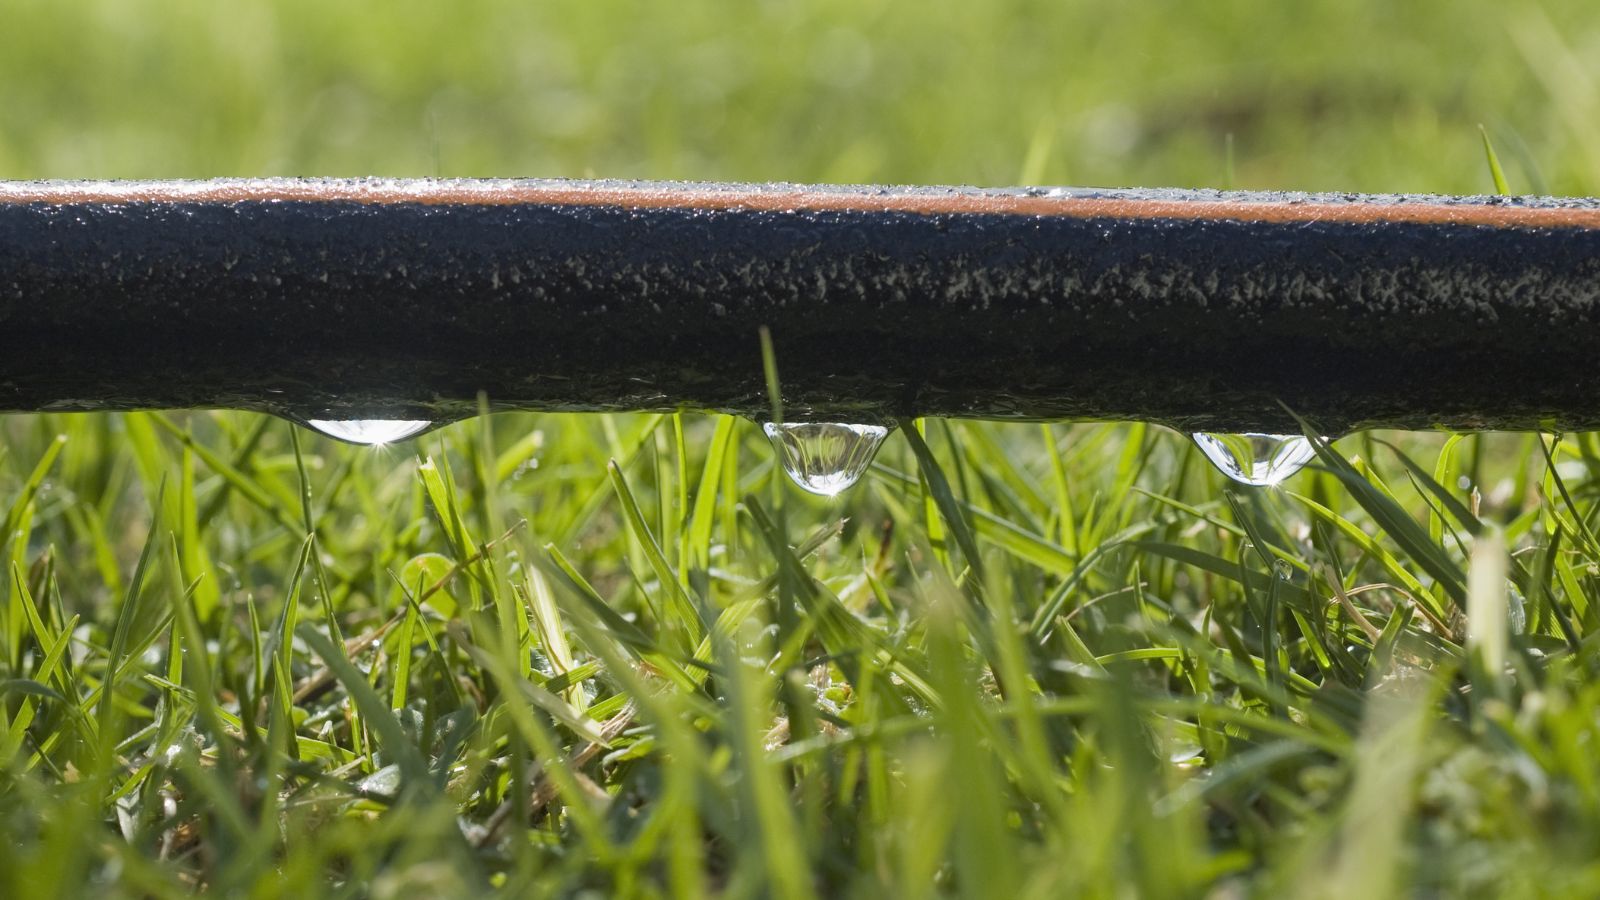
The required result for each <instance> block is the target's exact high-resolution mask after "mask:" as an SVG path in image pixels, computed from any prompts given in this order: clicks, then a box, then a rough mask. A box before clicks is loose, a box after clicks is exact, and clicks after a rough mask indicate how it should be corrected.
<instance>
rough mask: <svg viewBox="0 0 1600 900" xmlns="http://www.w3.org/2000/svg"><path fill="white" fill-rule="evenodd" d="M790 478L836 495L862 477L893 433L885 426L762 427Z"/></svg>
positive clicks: (817, 424)
mask: <svg viewBox="0 0 1600 900" xmlns="http://www.w3.org/2000/svg"><path fill="white" fill-rule="evenodd" d="M762 427H763V428H764V429H765V430H766V432H767V439H768V440H770V441H772V447H773V449H774V450H777V451H778V460H779V462H781V463H782V464H783V471H785V472H787V473H788V474H789V479H790V480H791V481H793V482H794V483H795V484H797V485H799V486H800V488H801V489H803V490H807V491H810V492H811V493H813V494H820V495H821V496H824V497H832V496H835V495H837V494H838V493H840V492H841V491H844V490H846V489H847V488H849V487H850V486H851V485H853V484H855V483H856V482H857V481H860V480H861V475H862V473H863V472H865V471H867V466H869V465H871V464H872V457H873V455H874V454H876V453H877V452H878V445H879V444H882V443H883V439H884V438H885V437H888V436H889V429H888V428H886V427H885V426H882V425H849V424H845V423H842V422H785V423H784V424H782V425H775V424H773V423H771V422H768V423H767V424H766V425H764V426H762Z"/></svg>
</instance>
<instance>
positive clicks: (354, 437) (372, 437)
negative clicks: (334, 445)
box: [306, 419, 433, 447]
mask: <svg viewBox="0 0 1600 900" xmlns="http://www.w3.org/2000/svg"><path fill="white" fill-rule="evenodd" d="M432 424H433V423H432V422H427V421H423V420H420V419H345V420H330V419H307V420H306V425H308V426H310V427H311V428H312V429H313V430H315V431H317V432H320V433H321V434H325V435H327V436H328V437H331V438H334V439H336V440H341V441H344V442H346V443H350V444H362V445H364V446H368V447H372V446H376V445H378V444H392V443H394V442H395V441H403V440H405V439H406V438H408V437H412V436H414V435H416V434H419V433H421V432H422V431H424V430H425V429H427V427H428V426H429V425H432Z"/></svg>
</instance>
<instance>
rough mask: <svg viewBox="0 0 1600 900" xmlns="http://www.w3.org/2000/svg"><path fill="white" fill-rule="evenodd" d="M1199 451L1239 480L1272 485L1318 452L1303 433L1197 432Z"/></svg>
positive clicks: (1226, 473)
mask: <svg viewBox="0 0 1600 900" xmlns="http://www.w3.org/2000/svg"><path fill="white" fill-rule="evenodd" d="M1193 437H1194V442H1195V444H1196V445H1198V446H1199V447H1200V452H1202V453H1204V454H1205V455H1206V459H1209V460H1211V464H1212V465H1214V466H1216V467H1217V468H1218V469H1219V470H1221V472H1222V474H1224V475H1226V476H1228V477H1229V478H1232V479H1233V480H1234V481H1237V482H1239V483H1240V484H1249V485H1255V486H1256V487H1270V486H1272V485H1275V484H1279V483H1280V482H1282V481H1283V480H1284V479H1286V478H1288V477H1289V476H1290V475H1293V474H1294V473H1296V472H1298V471H1300V470H1301V469H1303V468H1305V465H1306V463H1308V462H1310V461H1311V459H1312V457H1314V456H1316V455H1317V451H1316V450H1315V449H1313V448H1312V446H1311V441H1309V440H1307V439H1306V437H1305V435H1303V434H1256V433H1253V432H1252V433H1247V434H1203V433H1202V434H1195V435H1193Z"/></svg>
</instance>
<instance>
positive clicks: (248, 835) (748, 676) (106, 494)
mask: <svg viewBox="0 0 1600 900" xmlns="http://www.w3.org/2000/svg"><path fill="white" fill-rule="evenodd" d="M1597 51H1600V16H1596V15H1595V14H1594V12H1593V8H1592V4H1591V3H1589V2H1586V0H1567V2H1549V3H1543V4H1534V3H1523V2H1491V0H1456V2H1451V3H1446V2H1442V0H1438V2H1416V3H1406V4H1400V3H1387V2H1381V0H1368V2H1351V0H1305V2H1298V3H1292V4H1291V3H1278V4H1265V3H1245V2H1236V0H1221V2H1215V3H1206V4H1197V3H1192V2H1179V0H1152V2H1147V3H1139V4H1131V3H1129V4H1110V3H1102V4H1090V3H1086V2H1072V3H1045V2H1029V0H1006V2H994V3H974V2H956V0H922V2H910V0H866V2H843V0H803V2H792V3H781V2H773V0H760V2H752V3H747V4H739V5H733V4H713V3H683V4H659V5H654V6H650V7H645V6H641V5H637V4H625V3H618V2H612V0H591V2H570V0H569V2H559V3H548V4H531V3H513V2H509V0H506V2H461V3H455V4H445V3H424V2H419V0H401V2H391V3H378V2H375V0H363V2H348V3H341V4H327V3H313V2H310V0H276V2H270V3H268V2H258V3H252V2H247V3H237V4H219V3H210V2H201V0H169V2H154V0H70V2H59V0H57V2H45V0H13V2H11V3H8V4H7V8H6V9H5V10H4V12H3V14H0V177H3V178H8V179H23V178H45V177H52V178H114V177H186V178H198V177H211V176H224V175H306V174H316V175H366V174H378V175H418V176H426V175H447V176H487V175H537V176H586V175H601V176H607V177H639V178H693V179H714V180H759V179H783V180H793V181H876V182H909V183H941V182H944V183H975V184H985V185H998V184H1015V183H1046V184H1059V183H1071V184H1083V185H1136V184H1137V185H1146V186H1157V185H1161V186H1167V185H1175V186H1211V187H1241V188H1286V189H1307V190H1367V191H1440V192H1456V193H1482V192H1490V191H1492V190H1493V189H1494V182H1493V179H1492V177H1491V174H1490V169H1489V166H1488V165H1487V164H1486V162H1485V155H1484V144H1483V138H1482V136H1481V135H1480V132H1479V125H1480V124H1482V125H1483V126H1484V127H1485V131H1486V133H1487V135H1488V136H1489V138H1490V139H1492V141H1493V142H1494V144H1495V147H1496V149H1497V150H1498V155H1499V158H1500V160H1501V161H1502V163H1504V167H1505V170H1506V176H1507V178H1508V180H1509V181H1510V185H1511V188H1512V189H1513V190H1515V191H1519V192H1550V193H1563V194H1587V193H1594V192H1596V191H1597V190H1600V52H1597ZM776 363H777V370H778V377H779V380H780V382H781V378H782V370H783V359H782V354H781V342H780V344H779V351H778V356H777V359H776ZM1559 375H1560V373H1552V377H1559ZM774 460H775V457H774V453H773V450H772V448H771V447H770V446H768V444H767V440H766V438H765V437H764V435H763V434H762V429H761V427H760V424H759V423H756V422H751V421H745V420H741V419H734V418H729V417H717V416H710V415H704V414H700V413H696V412H694V411H685V412H683V413H681V414H677V415H658V414H649V415H646V414H633V415H599V414H593V415H559V414H540V413H517V414H500V415H496V416H493V417H480V418H476V419H471V420H467V421H462V422H458V423H454V424H450V425H448V426H446V427H443V428H441V429H438V430H436V431H432V432H429V433H428V434H425V435H423V436H421V437H419V438H416V439H414V440H411V441H407V442H403V443H395V444H389V445H383V446H380V447H357V446H351V445H347V444H341V443H337V442H335V441H332V440H329V439H327V438H325V437H321V436H319V435H317V434H315V433H313V432H311V431H309V430H306V429H302V428H299V427H297V426H294V425H291V424H289V423H288V422H285V421H281V420H278V419H273V418H270V417H265V416H258V415H251V414H245V413H237V412H212V411H198V412H185V411H151V412H138V413H126V414H78V415H59V414H55V415H51V414H30V415H14V416H8V417H5V418H3V419H0V515H3V516H4V528H3V530H0V554H3V555H4V561H3V566H0V568H3V571H0V580H3V582H4V592H5V597H4V600H3V606H0V712H3V718H0V745H3V746H0V841H3V847H4V849H3V851H0V896H4V897H19V898H21V897H27V898H32V897H52V896H95V897H105V898H115V897H165V896H175V895H180V894H185V893H188V892H191V891H195V890H206V891H211V892H216V893H218V894H229V895H237V896H250V897H263V898H265V897H278V896H282V897H294V898H300V897H315V896H340V897H368V896H371V897H433V896H441V897H454V896H478V895H482V894H484V893H486V892H489V891H491V890H499V891H503V892H504V893H506V894H508V895H512V896H518V897H523V896H546V895H553V896H619V897H622V896H647V897H648V896H681V897H699V896H706V895H723V896H729V897H762V896H773V897H780V898H790V897H794V898H803V897H863V898H869V897H870V898H876V897H897V896H937V895H952V896H966V897H982V898H988V897H1001V898H1009V897H1018V898H1021V897H1029V898H1031V897H1061V896H1091V897H1098V896H1146V895H1147V896H1196V895H1215V896H1223V897H1233V896H1249V895H1257V894H1261V895H1279V896H1281V895H1295V896H1330V895H1335V894H1337V895H1341V896H1348V897H1361V898H1366V897H1382V896H1387V895H1410V894H1421V895H1452V896H1453V895H1461V894H1467V895H1472V894H1478V895H1485V896H1515V895H1534V896H1542V895H1562V896H1589V895H1595V894H1597V893H1600V863H1597V861H1596V860H1597V858H1600V856H1597V853H1596V851H1597V849H1600V680H1597V679H1596V677H1595V676H1596V674H1597V673H1600V637H1597V635H1600V521H1597V513H1600V439H1597V438H1596V436H1595V435H1592V434H1581V435H1572V434H1568V435H1550V434H1546V435H1534V434H1472V435H1454V434H1449V433H1446V432H1443V431H1440V432H1437V433H1428V434H1421V433H1416V434H1406V433H1370V432H1369V433H1361V434H1356V435H1349V436H1341V437H1340V439H1339V440H1338V441H1337V442H1335V443H1333V444H1332V445H1331V446H1323V447H1321V448H1320V449H1319V452H1318V455H1317V459H1316V460H1315V461H1314V462H1313V463H1312V465H1311V466H1310V467H1309V468H1308V469H1306V470H1305V471H1303V472H1302V473H1300V474H1298V475H1295V476H1293V477H1292V478H1290V479H1288V480H1287V481H1285V482H1284V483H1283V484H1282V485H1281V486H1278V487H1268V488H1252V487H1246V486H1242V485H1237V484H1234V483H1233V482H1230V481H1228V480H1227V479H1225V478H1224V477H1223V476H1222V475H1221V474H1219V473H1218V472H1217V471H1216V470H1215V469H1214V468H1213V467H1212V466H1211V464H1210V463H1209V462H1208V461H1207V459H1206V458H1205V456H1204V455H1203V454H1202V453H1201V452H1200V450H1199V449H1197V448H1196V446H1195V445H1194V444H1193V442H1192V441H1190V439H1189V437H1188V436H1187V435H1180V434H1176V433H1173V432H1171V431H1168V430H1165V429H1163V428H1160V427H1158V426H1156V425H1150V424H1144V423H1004V424H1002V423H989V422H972V421H944V420H924V421H921V422H918V423H904V425H903V426H902V427H901V428H900V429H898V430H896V431H895V432H894V433H892V434H891V435H890V436H889V438H888V439H887V441H886V442H885V444H884V446H883V449H882V450H881V451H880V453H879V454H878V456H877V459H876V462H875V463H874V465H873V466H872V468H871V469H870V470H869V471H868V473H867V475H866V476H865V478H864V479H863V480H862V482H861V483H860V484H859V485H857V486H856V487H855V488H853V489H851V490H850V491H847V492H846V493H844V494H842V495H841V496H839V497H838V498H835V499H821V498H816V497H812V496H810V495H808V494H805V493H802V492H800V491H799V490H797V489H796V488H794V487H793V486H792V485H791V484H789V482H788V480H787V479H786V478H785V476H784V474H783V471H782V469H781V467H779V466H777V465H775V461H774Z"/></svg>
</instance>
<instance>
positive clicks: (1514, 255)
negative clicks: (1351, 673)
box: [0, 180, 1600, 433]
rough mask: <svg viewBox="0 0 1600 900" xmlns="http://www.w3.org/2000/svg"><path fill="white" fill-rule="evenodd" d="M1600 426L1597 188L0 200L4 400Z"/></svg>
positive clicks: (861, 417)
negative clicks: (767, 377) (1551, 193)
mask: <svg viewBox="0 0 1600 900" xmlns="http://www.w3.org/2000/svg"><path fill="white" fill-rule="evenodd" d="M762 326H766V327H768V328H769V329H770V330H771V333H772V336H773V341H774V346H775V348H776V352H777V360H778V365H779V371H780V376H781V381H782V388H783V399H784V402H785V405H786V410H787V414H788V416H789V417H790V418H792V419H811V420H828V421H850V422H873V421H880V420H884V419H892V418H902V417H910V416H919V415H938V416H964V417H979V418H1025V419H1058V418H1067V419H1145V420H1152V421H1158V422H1162V423H1166V424H1170V425H1174V426H1176V427H1179V428H1182V429H1184V430H1190V431H1246V430H1249V431H1298V430H1299V426H1298V425H1297V423H1296V422H1295V420H1294V418H1293V417H1292V416H1291V415H1290V414H1289V412H1288V411H1287V410H1286V407H1287V409H1293V410H1294V411H1296V412H1298V413H1299V414H1301V415H1302V416H1304V417H1306V418H1307V419H1308V420H1309V421H1310V422H1312V423H1313V424H1314V425H1315V426H1316V427H1317V428H1319V429H1321V430H1323V431H1325V432H1327V433H1334V432H1340V431H1346V430H1349V429H1352V428H1356V427H1365V426H1390V427H1407V428H1422V427H1429V426H1435V425H1445V426H1451V427H1457V428H1496V429H1535V428H1552V427H1561V428H1595V427H1600V204H1597V203H1596V202H1595V201H1589V200H1549V199H1516V200H1511V199H1499V198H1440V197H1393V196H1384V197H1369V196H1353V195H1304V194H1240V193H1216V192H1186V191H1090V190H1054V191H1045V190H1039V189H1025V190H1009V191H992V190H991V191H983V190H974V189H948V188H905V189H902V188H833V187H807V186H795V185H756V186H751V185H677V184H651V183H625V182H558V181H442V182H386V181H317V180H311V181H301V180H297V181H240V182H189V183H183V182H168V183H11V184H0V409H3V410H40V409H55V410H87V409H136V408H195V407H231V408H241V409H256V410H264V411H269V412H274V413H278V414H281V415H288V416H290V417H294V418H301V419H306V418H320V419H327V418H332V419H339V418H365V417H376V418H427V419H432V420H436V421H437V420H441V419H450V418H455V417H459V416H464V415H469V414H471V413H473V412H476V411H477V409H478V399H477V398H478V395H479V393H480V392H482V393H483V394H484V395H486V396H487V398H488V401H489V404H490V406H491V407H492V408H495V409H557V410H622V409H641V410H642V409H651V410H663V409H679V408H684V409H708V410H722V411H727V412H733V413H741V414H747V415H752V416H755V417H761V416H763V415H764V413H765V412H766V410H767V403H768V401H767V392H766V385H765V381H764V378H763V371H762V358H761V350H760V344H759V340H758V331H759V329H760V328H761V327H762Z"/></svg>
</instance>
